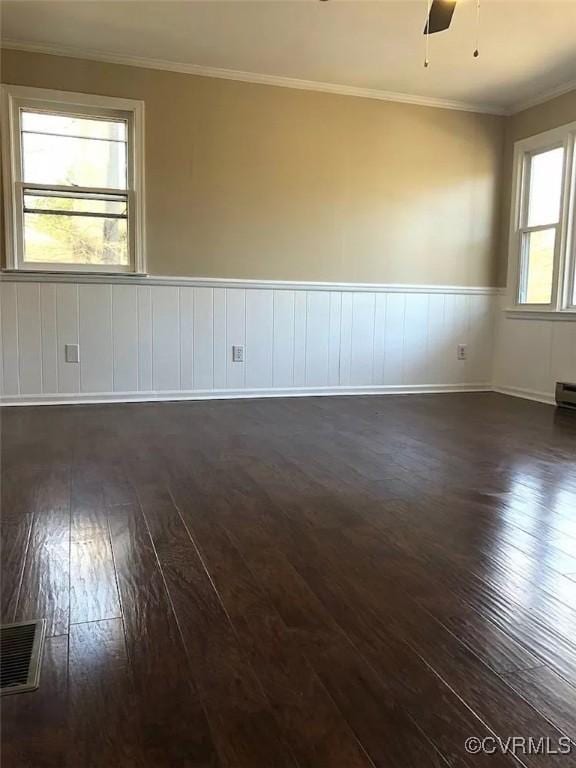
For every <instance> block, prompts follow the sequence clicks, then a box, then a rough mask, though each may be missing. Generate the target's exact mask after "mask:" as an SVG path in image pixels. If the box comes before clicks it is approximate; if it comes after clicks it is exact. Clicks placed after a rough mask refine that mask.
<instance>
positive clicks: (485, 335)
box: [466, 296, 494, 384]
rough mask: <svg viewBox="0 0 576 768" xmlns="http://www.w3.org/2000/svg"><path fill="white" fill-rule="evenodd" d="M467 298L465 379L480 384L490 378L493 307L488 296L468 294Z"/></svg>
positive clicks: (470, 382)
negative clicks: (466, 360)
mask: <svg viewBox="0 0 576 768" xmlns="http://www.w3.org/2000/svg"><path fill="white" fill-rule="evenodd" d="M468 299H469V301H468V313H469V315H468V334H467V342H466V343H467V344H468V362H467V370H466V381H467V383H469V384H482V383H487V382H489V381H490V380H491V367H492V336H493V322H494V308H493V304H492V301H491V297H490V296H469V297H468Z"/></svg>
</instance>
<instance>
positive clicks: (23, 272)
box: [0, 269, 148, 283]
mask: <svg viewBox="0 0 576 768" xmlns="http://www.w3.org/2000/svg"><path fill="white" fill-rule="evenodd" d="M147 277H148V274H147V273H146V272H84V271H80V270H78V271H70V272H64V271H62V272H61V271H57V270H49V269H47V270H32V269H2V270H1V271H0V280H1V281H6V282H11V281H13V280H14V281H17V282H19V283H20V282H26V281H30V282H34V283H42V282H45V283H109V282H111V281H114V282H119V283H131V282H133V281H134V280H141V279H142V278H147Z"/></svg>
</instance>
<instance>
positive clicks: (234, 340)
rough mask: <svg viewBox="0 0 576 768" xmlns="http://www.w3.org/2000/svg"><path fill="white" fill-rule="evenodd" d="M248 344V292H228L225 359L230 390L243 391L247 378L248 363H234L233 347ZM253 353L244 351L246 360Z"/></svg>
mask: <svg viewBox="0 0 576 768" xmlns="http://www.w3.org/2000/svg"><path fill="white" fill-rule="evenodd" d="M245 344H246V291H245V290H244V289H242V288H228V289H227V290H226V337H225V343H224V357H225V360H226V381H225V384H224V386H225V387H227V388H228V389H243V388H244V380H245V376H246V362H244V363H234V362H233V361H232V347H233V346H234V345H240V346H244V345H245ZM251 353H252V350H251V349H248V348H247V349H245V350H244V360H246V359H247V358H248V357H249V356H250V354H251Z"/></svg>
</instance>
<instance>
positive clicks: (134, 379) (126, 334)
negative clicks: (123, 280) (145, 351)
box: [112, 285, 138, 392]
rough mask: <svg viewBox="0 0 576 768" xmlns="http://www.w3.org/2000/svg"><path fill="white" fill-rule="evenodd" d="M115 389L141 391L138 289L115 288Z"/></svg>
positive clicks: (113, 319)
mask: <svg viewBox="0 0 576 768" xmlns="http://www.w3.org/2000/svg"><path fill="white" fill-rule="evenodd" d="M112 338H113V341H114V345H113V364H114V390H115V391H116V392H136V391H137V390H138V288H137V286H131V285H114V286H113V287H112Z"/></svg>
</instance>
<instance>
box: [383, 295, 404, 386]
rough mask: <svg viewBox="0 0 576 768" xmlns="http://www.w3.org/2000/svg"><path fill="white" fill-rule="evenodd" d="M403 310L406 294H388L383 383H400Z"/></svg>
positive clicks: (402, 354) (402, 353) (402, 355)
mask: <svg viewBox="0 0 576 768" xmlns="http://www.w3.org/2000/svg"><path fill="white" fill-rule="evenodd" d="M405 311H406V296H405V295H404V294H403V293H391V294H389V295H388V298H387V301H386V331H385V345H384V380H383V383H384V384H393V385H398V384H401V383H402V368H403V357H404V315H405Z"/></svg>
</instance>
